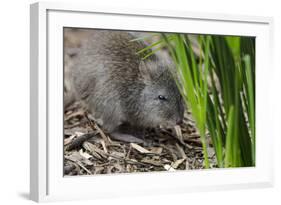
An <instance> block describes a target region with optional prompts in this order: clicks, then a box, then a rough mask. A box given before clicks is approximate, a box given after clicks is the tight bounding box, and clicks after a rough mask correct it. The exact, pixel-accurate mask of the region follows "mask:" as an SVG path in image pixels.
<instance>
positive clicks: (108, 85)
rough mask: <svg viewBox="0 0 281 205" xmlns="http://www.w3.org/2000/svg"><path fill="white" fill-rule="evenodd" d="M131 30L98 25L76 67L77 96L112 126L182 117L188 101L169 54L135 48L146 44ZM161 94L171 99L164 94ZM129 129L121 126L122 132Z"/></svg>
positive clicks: (112, 129)
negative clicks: (105, 28)
mask: <svg viewBox="0 0 281 205" xmlns="http://www.w3.org/2000/svg"><path fill="white" fill-rule="evenodd" d="M134 38H135V37H134V36H133V35H132V34H130V33H128V32H119V31H95V32H93V34H92V35H91V37H90V38H89V40H88V41H87V43H86V44H85V45H84V46H82V47H81V49H80V50H79V53H78V55H77V58H76V62H75V63H74V67H73V68H72V81H73V85H74V88H75V91H76V92H75V94H76V98H78V99H80V100H82V101H84V102H85V105H86V106H87V108H88V110H89V111H91V112H92V114H93V115H94V117H95V118H96V119H99V120H101V121H100V122H101V123H102V126H103V128H104V129H105V130H106V131H107V132H109V133H112V132H116V131H120V130H122V129H123V127H126V129H128V127H129V129H134V130H142V129H144V128H146V127H156V126H159V125H163V126H167V127H172V126H174V125H176V123H177V122H178V121H181V120H182V118H183V113H184V105H183V101H182V98H181V96H180V93H179V91H178V89H177V86H176V84H175V82H174V80H173V77H172V75H171V73H170V72H169V69H168V67H171V66H170V65H168V64H169V63H167V61H166V60H164V59H161V57H159V56H156V55H153V56H151V57H149V58H148V59H146V60H142V59H141V56H140V55H138V54H136V52H137V51H139V50H141V49H143V48H144V47H145V46H146V45H145V43H141V42H139V41H131V40H132V39H134ZM159 95H162V96H165V97H166V98H167V100H160V99H159V98H158V96H159ZM124 130H125V129H123V130H122V131H123V132H126V131H124Z"/></svg>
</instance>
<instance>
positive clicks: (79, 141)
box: [66, 131, 97, 151]
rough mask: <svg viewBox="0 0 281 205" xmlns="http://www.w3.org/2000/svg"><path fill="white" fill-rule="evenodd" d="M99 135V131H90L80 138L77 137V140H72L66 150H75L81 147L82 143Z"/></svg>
mask: <svg viewBox="0 0 281 205" xmlns="http://www.w3.org/2000/svg"><path fill="white" fill-rule="evenodd" d="M96 135H97V131H95V132H93V133H88V134H84V135H82V136H80V137H78V138H76V139H75V140H73V141H72V142H71V144H70V145H69V146H68V147H67V148H66V151H70V150H73V149H76V148H78V147H81V145H82V144H83V143H84V142H85V141H87V140H89V139H90V138H92V137H95V136H96Z"/></svg>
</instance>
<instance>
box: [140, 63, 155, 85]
mask: <svg viewBox="0 0 281 205" xmlns="http://www.w3.org/2000/svg"><path fill="white" fill-rule="evenodd" d="M139 70H140V74H141V76H142V78H143V79H144V80H145V81H151V80H152V76H151V75H152V74H151V70H150V66H149V65H147V63H146V62H144V61H141V62H140V64H139Z"/></svg>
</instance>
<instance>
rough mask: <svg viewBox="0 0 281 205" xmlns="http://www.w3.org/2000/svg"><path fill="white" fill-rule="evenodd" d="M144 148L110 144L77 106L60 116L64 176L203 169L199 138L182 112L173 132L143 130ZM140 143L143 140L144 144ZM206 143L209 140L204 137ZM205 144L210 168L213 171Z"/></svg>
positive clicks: (212, 160)
mask: <svg viewBox="0 0 281 205" xmlns="http://www.w3.org/2000/svg"><path fill="white" fill-rule="evenodd" d="M145 139H147V141H149V142H150V143H147V144H146V145H143V144H135V143H126V142H121V141H113V140H111V138H110V135H109V134H108V133H105V132H103V130H102V127H101V126H99V125H98V124H97V123H96V122H95V120H94V119H93V117H92V116H91V114H90V113H87V112H85V110H84V109H83V107H82V106H81V104H80V103H79V102H75V103H74V104H72V105H71V106H69V107H68V108H67V109H66V110H65V112H64V175H68V176H73V175H95V174H112V173H133V172H151V171H175V170H194V169H203V168H204V160H203V151H202V144H201V141H200V136H199V134H198V131H197V129H196V126H195V124H194V121H193V120H192V118H191V115H190V113H188V112H186V113H185V117H184V123H183V124H182V125H181V126H177V128H176V129H173V130H172V129H164V128H155V129H147V130H146V134H145ZM145 139H144V140H145ZM207 139H209V137H208V134H207ZM207 141H208V145H209V146H208V155H209V162H210V167H211V168H213V167H217V165H216V157H215V152H214V149H213V147H212V144H211V140H207Z"/></svg>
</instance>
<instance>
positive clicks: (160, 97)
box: [158, 95, 167, 100]
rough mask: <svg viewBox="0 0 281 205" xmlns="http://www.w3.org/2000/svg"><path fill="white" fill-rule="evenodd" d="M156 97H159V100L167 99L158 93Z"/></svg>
mask: <svg viewBox="0 0 281 205" xmlns="http://www.w3.org/2000/svg"><path fill="white" fill-rule="evenodd" d="M158 99H159V100H167V98H166V97H165V96H164V95H159V96H158Z"/></svg>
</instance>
